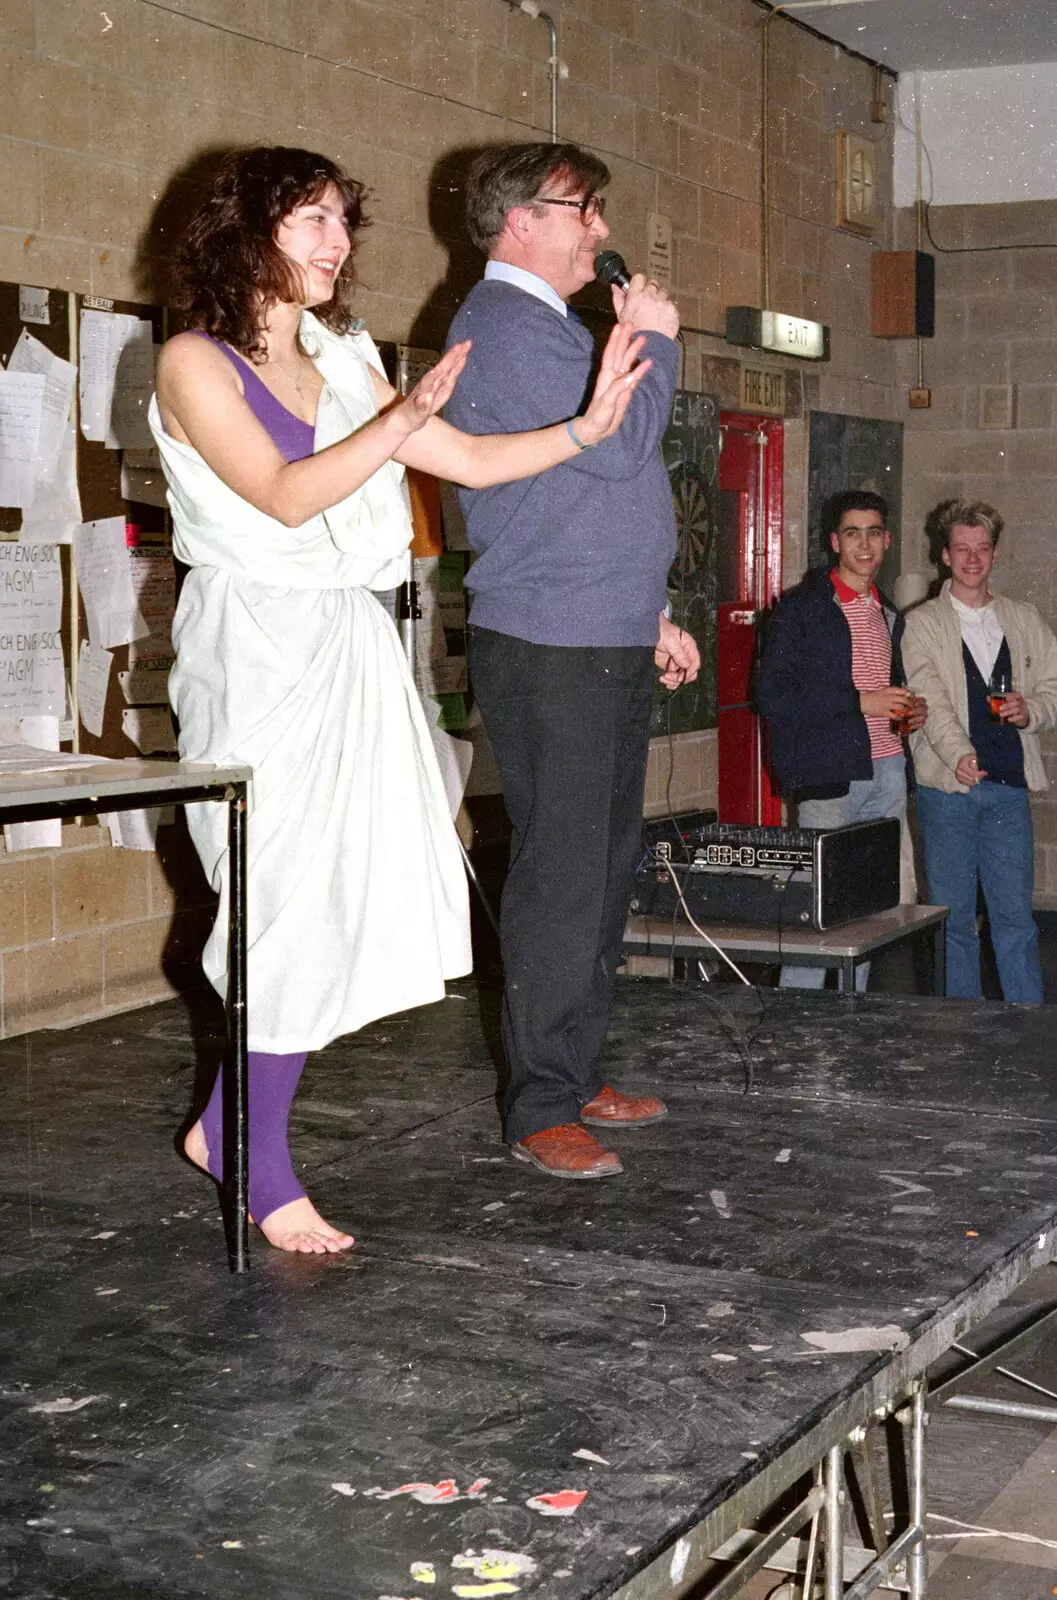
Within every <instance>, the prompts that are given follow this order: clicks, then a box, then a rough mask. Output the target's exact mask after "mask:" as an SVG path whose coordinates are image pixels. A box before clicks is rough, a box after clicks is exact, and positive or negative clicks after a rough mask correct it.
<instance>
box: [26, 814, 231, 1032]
mask: <svg viewBox="0 0 1057 1600" xmlns="http://www.w3.org/2000/svg"><path fill="white" fill-rule="evenodd" d="M62 833H63V840H62V845H61V847H60V848H58V849H54V850H32V851H23V852H21V853H18V854H13V855H3V856H0V1021H2V1030H3V1037H4V1038H10V1037H11V1036H12V1035H13V1034H19V1033H24V1032H26V1031H27V1030H29V1029H32V1028H39V1027H45V1026H47V1027H54V1026H61V1025H64V1024H69V1023H74V1022H83V1021H86V1020H87V1019H89V1018H91V1017H98V1016H104V1015H106V1014H107V1013H108V1012H113V1011H126V1010H128V1008H129V1007H130V1006H135V1005H142V1004H143V1003H145V1002H146V1001H150V1000H156V999H162V998H167V997H168V996H169V995H170V994H175V993H176V992H177V991H178V990H179V989H181V988H183V987H186V986H187V984H188V983H191V982H195V981H198V976H199V975H198V972H197V964H198V956H199V953H200V951H201V948H202V944H203V941H204V938H205V933H206V930H207V929H208V926H209V922H210V920H211V917H212V903H211V899H210V896H209V894H208V891H207V888H206V884H205V880H204V878H203V877H202V874H201V871H200V869H199V868H198V865H197V862H196V861H194V860H193V859H192V853H191V849H190V841H189V840H188V839H187V838H186V835H185V834H184V832H183V828H182V824H179V823H177V824H176V825H175V826H174V827H173V828H169V829H165V830H163V835H162V842H161V846H160V853H159V854H157V855H156V854H153V853H152V852H150V851H145V850H117V849H114V848H113V847H112V846H111V844H110V835H109V833H108V831H107V830H106V829H105V828H101V827H98V826H96V825H95V824H94V823H91V822H89V823H87V824H86V825H83V826H77V825H76V824H73V823H70V824H65V823H64V824H63V829H62ZM167 836H168V837H167Z"/></svg>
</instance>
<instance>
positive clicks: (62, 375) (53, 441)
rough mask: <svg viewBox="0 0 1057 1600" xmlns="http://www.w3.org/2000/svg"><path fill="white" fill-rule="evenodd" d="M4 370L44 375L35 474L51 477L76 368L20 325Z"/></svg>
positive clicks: (68, 418)
mask: <svg viewBox="0 0 1057 1600" xmlns="http://www.w3.org/2000/svg"><path fill="white" fill-rule="evenodd" d="M7 370H8V372H36V373H38V374H39V375H40V376H41V377H42V378H43V379H44V399H43V403H42V409H41V418H40V434H39V437H38V439H37V478H38V480H39V479H47V478H54V477H55V475H56V473H57V472H58V470H59V455H60V451H61V449H62V443H63V439H64V437H65V435H66V429H67V425H68V423H69V421H70V408H71V406H72V404H73V386H74V382H75V381H76V378H77V368H76V367H74V366H71V364H70V362H69V361H63V360H62V358H61V357H60V356H54V355H52V353H51V351H50V350H49V349H48V348H47V347H46V346H45V345H42V344H41V342H40V340H39V339H34V337H33V335H32V334H31V333H27V332H26V330H25V328H23V329H22V333H21V336H20V338H19V341H18V343H17V344H16V345H15V348H14V350H13V351H12V352H11V360H10V361H9V362H8V363H7Z"/></svg>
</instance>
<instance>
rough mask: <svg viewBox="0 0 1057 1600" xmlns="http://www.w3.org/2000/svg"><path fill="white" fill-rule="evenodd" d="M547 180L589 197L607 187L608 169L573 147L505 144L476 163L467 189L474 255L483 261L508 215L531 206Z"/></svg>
mask: <svg viewBox="0 0 1057 1600" xmlns="http://www.w3.org/2000/svg"><path fill="white" fill-rule="evenodd" d="M549 178H550V179H561V180H562V181H563V182H565V183H567V185H568V187H569V189H570V190H573V189H586V191H587V193H588V194H594V193H595V192H596V191H597V190H599V189H604V188H605V186H606V184H607V183H608V182H609V168H608V167H607V166H606V164H605V162H604V161H600V160H599V158H598V157H597V156H594V155H592V154H591V152H590V151H589V150H582V149H581V148H580V146H579V145H577V144H506V145H500V146H498V147H496V148H494V149H491V150H485V151H483V152H482V153H481V155H479V156H478V157H477V159H476V160H475V161H474V163H473V166H472V167H471V168H470V174H469V178H468V180H467V184H466V221H467V223H468V224H469V229H470V238H471V239H472V240H473V242H474V244H475V245H476V246H477V248H478V250H483V251H484V253H485V255H488V253H489V252H490V250H491V249H492V246H493V245H494V244H495V242H496V240H497V239H498V238H499V235H500V234H501V233H502V231H503V229H504V228H505V227H506V219H507V214H508V212H510V211H511V210H512V208H513V207H514V206H527V205H530V204H531V203H532V201H533V200H535V198H536V196H537V195H538V194H539V192H540V190H541V189H542V187H543V185H544V184H545V183H546V182H547V180H548V179H549Z"/></svg>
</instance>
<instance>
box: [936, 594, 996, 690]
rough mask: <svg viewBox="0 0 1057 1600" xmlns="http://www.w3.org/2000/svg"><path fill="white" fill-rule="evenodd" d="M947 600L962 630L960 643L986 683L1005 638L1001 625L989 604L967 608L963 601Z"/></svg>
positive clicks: (952, 598)
mask: <svg viewBox="0 0 1057 1600" xmlns="http://www.w3.org/2000/svg"><path fill="white" fill-rule="evenodd" d="M948 598H949V600H950V602H951V605H952V606H953V607H954V614H955V616H956V617H957V618H958V625H959V627H960V628H961V630H962V643H963V644H964V645H965V647H966V649H967V650H968V652H969V654H970V655H971V656H972V658H973V660H974V661H975V662H976V665H977V666H978V667H979V668H980V676H981V677H982V678H983V680H984V682H985V683H987V682H988V680H989V679H990V677H991V674H992V672H993V671H994V670H995V662H996V661H997V659H998V652H999V651H1000V650H1001V648H1002V640H1003V639H1004V638H1005V634H1004V633H1003V631H1002V624H1001V623H1000V622H999V620H998V618H997V617H996V616H995V608H994V606H993V605H992V604H991V603H990V602H989V603H988V604H987V605H986V606H967V605H966V604H965V603H964V601H962V600H956V599H955V598H954V596H953V595H952V594H949V595H948Z"/></svg>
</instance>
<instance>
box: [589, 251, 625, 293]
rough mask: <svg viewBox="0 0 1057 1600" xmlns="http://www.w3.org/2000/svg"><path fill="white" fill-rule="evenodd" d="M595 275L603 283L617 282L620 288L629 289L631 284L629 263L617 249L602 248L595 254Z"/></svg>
mask: <svg viewBox="0 0 1057 1600" xmlns="http://www.w3.org/2000/svg"><path fill="white" fill-rule="evenodd" d="M595 277H596V278H598V280H599V281H600V282H601V283H615V284H616V286H617V288H618V289H627V288H628V287H629V286H630V284H631V273H630V272H629V271H628V264H627V262H626V261H625V260H624V257H623V256H622V255H618V254H617V252H616V251H615V250H600V251H599V252H598V254H597V255H596V256H595Z"/></svg>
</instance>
